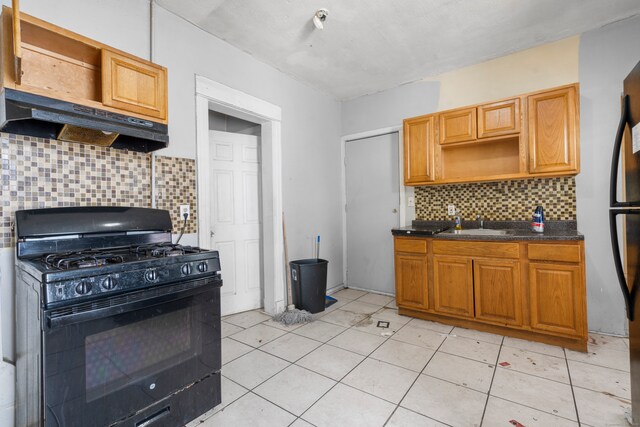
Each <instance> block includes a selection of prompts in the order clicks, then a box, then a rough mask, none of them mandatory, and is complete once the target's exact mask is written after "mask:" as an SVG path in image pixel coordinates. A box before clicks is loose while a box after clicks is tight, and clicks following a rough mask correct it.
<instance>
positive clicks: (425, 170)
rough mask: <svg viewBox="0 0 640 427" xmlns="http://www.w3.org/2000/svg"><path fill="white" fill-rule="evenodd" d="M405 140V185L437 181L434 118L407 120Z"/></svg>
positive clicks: (405, 122) (423, 117)
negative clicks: (434, 151)
mask: <svg viewBox="0 0 640 427" xmlns="http://www.w3.org/2000/svg"><path fill="white" fill-rule="evenodd" d="M403 138H404V182H405V184H407V185H409V184H419V183H423V182H429V181H433V180H435V168H434V157H433V156H434V154H433V148H434V141H435V119H434V116H422V117H416V118H413V119H407V120H405V121H404V135H403Z"/></svg>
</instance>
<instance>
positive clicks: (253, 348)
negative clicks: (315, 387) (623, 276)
mask: <svg viewBox="0 0 640 427" xmlns="http://www.w3.org/2000/svg"><path fill="white" fill-rule="evenodd" d="M383 307H384V306H383ZM317 320H320V319H317ZM264 322H268V320H264ZM262 323H263V322H260V323H256V324H255V325H253V326H257V325H258V324H262ZM325 323H328V322H325ZM253 326H251V327H253ZM265 326H268V325H265ZM354 326H355V325H352V326H350V327H349V328H346V329H345V330H344V331H342V332H340V333H339V334H338V335H336V337H337V336H339V335H342V334H344V333H345V332H347V331H348V330H349V329H351V328H353V327H354ZM403 327H404V325H403ZM272 328H273V327H272ZM246 329H249V328H246ZM246 329H245V330H246ZM274 329H278V328H274ZM400 329H402V328H400ZM279 330H282V329H279ZM239 332H241V331H239ZM284 332H285V333H284V334H283V335H281V336H279V337H277V338H275V339H274V340H272V341H275V340H276V339H278V338H281V337H284V336H286V335H287V334H292V333H293V331H284ZM294 335H296V336H300V335H297V334H294ZM225 338H231V336H228V337H225ZM303 338H308V337H303ZM333 338H335V337H333ZM333 338H331V339H333ZM231 339H232V338H231ZM308 339H310V340H313V339H312V338H308ZM387 340H388V338H387V339H385V340H384V341H383V342H382V343H381V344H380V345H378V346H377V347H376V348H375V349H374V350H373V351H372V352H371V353H369V355H367V356H365V357H364V359H362V361H360V363H358V364H357V365H356V366H354V367H353V369H355V368H357V367H358V366H359V365H360V364H361V363H362V362H364V361H365V360H366V359H367V358H368V357H369V356H370V355H371V354H372V353H373V352H375V351H376V350H377V349H378V348H379V347H380V346H381V345H382V344H384V343H385V342H387ZM233 341H236V342H239V343H241V344H245V345H248V346H249V347H252V350H251V351H250V352H248V353H245V354H244V355H242V356H239V357H237V358H236V359H234V360H237V359H239V358H240V357H243V356H245V355H246V354H249V353H251V352H252V351H260V352H262V353H264V354H267V355H269V356H273V357H276V358H278V359H280V360H283V361H285V362H287V363H288V364H289V365H288V366H286V367H285V368H283V369H281V370H279V371H277V372H276V373H274V374H273V375H271V376H270V377H269V378H267V379H265V380H264V381H262V382H261V383H259V384H257V385H256V386H255V387H252V388H247V387H245V386H243V385H242V384H239V383H237V382H236V381H233V380H231V381H233V382H234V383H236V384H239V385H240V386H241V387H243V388H245V389H247V390H248V391H247V393H244V394H243V395H242V396H245V395H246V394H248V393H253V394H254V395H256V396H257V397H259V398H261V399H264V400H266V401H267V402H269V403H271V404H272V405H275V406H276V407H278V408H280V409H282V410H283V411H285V412H287V413H289V414H292V415H293V416H295V417H296V419H298V418H302V415H304V413H305V412H306V411H307V410H309V408H311V407H312V406H313V405H315V404H316V403H317V402H318V401H319V400H320V399H322V397H324V395H325V394H327V393H328V392H329V391H331V390H332V389H333V388H334V387H335V386H336V384H338V383H340V381H341V380H340V381H336V380H334V379H333V378H329V377H326V376H325V375H322V374H319V373H318V372H315V371H313V370H311V369H307V368H305V367H303V366H300V365H297V364H296V362H297V361H299V360H300V359H302V358H303V357H305V356H307V355H308V354H309V353H311V352H313V351H315V350H317V349H318V348H319V347H321V346H322V345H324V344H326V345H330V344H327V343H321V345H320V346H318V347H316V348H314V349H313V350H311V351H309V352H308V353H306V354H305V355H304V356H302V357H300V358H298V359H297V360H296V362H290V361H289V360H286V359H284V358H282V357H279V356H277V355H274V354H271V353H268V352H266V351H264V350H261V349H260V347H253V346H251V345H249V344H246V343H243V342H241V341H238V340H235V339H234V340H233ZM272 341H269V342H272ZM313 341H315V342H320V341H318V340H313ZM269 342H267V343H265V344H263V345H266V344H268V343H269ZM261 347H262V346H261ZM332 347H335V346H332ZM336 348H340V347H336ZM342 350H345V349H342ZM345 351H349V350H345ZM352 353H354V352H352ZM355 354H357V353H355ZM360 356H362V355H360ZM292 365H296V366H297V367H299V368H301V369H306V370H308V371H310V372H313V373H315V374H318V375H322V376H323V377H325V378H329V379H331V380H332V381H335V384H334V385H333V386H331V388H329V390H327V391H326V392H325V393H324V394H322V395H321V396H320V397H319V398H318V399H317V400H316V401H314V402H313V403H312V404H311V405H310V406H309V407H308V408H307V409H306V410H305V411H304V412H303V413H302V414H301V415H300V416H298V415H296V414H294V413H292V412H290V411H288V410H287V409H285V408H283V407H281V406H280V405H278V404H277V403H275V402H272V401H270V400H269V399H267V398H265V397H263V396H261V395H259V394H258V393H256V392H255V391H254V390H255V389H257V388H258V387H260V386H261V385H262V384H264V383H266V382H267V381H269V380H271V379H272V378H273V377H275V376H276V375H278V374H279V373H281V372H283V371H284V370H285V369H288V368H289V367H290V366H292ZM353 369H351V371H353ZM221 371H222V370H221ZM351 371H349V372H347V373H346V374H345V375H344V376H343V377H342V378H344V377H346V376H347V375H349V373H351ZM343 385H345V386H348V385H347V384H343ZM349 387H350V386H349ZM351 388H353V387H351ZM356 390H358V389H356ZM359 391H362V390H359ZM364 393H366V392H364ZM367 394H369V393H367ZM242 396H241V397H242ZM371 396H373V395H371ZM374 397H377V396H374ZM238 399H240V397H239V398H238ZM238 399H236V400H234V402H235V401H237V400H238ZM381 400H385V399H381ZM385 401H386V400H385ZM387 402H388V401H387ZM389 403H392V402H389ZM227 406H228V405H225V408H226V407H227ZM213 415H215V414H213ZM213 415H212V416H213ZM303 421H306V420H304V419H303ZM293 422H295V420H294V421H293Z"/></svg>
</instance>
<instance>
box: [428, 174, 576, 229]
mask: <svg viewBox="0 0 640 427" xmlns="http://www.w3.org/2000/svg"><path fill="white" fill-rule="evenodd" d="M415 202H416V219H426V220H450V219H451V217H449V216H448V215H447V205H449V204H453V205H456V208H457V209H459V210H460V213H461V215H462V217H463V219H466V220H472V219H475V217H476V215H477V214H481V215H482V216H483V217H484V218H485V219H487V220H494V221H503V220H505V221H506V220H529V219H531V215H532V213H533V210H534V209H535V207H536V206H538V205H541V206H542V207H543V208H544V213H545V218H546V219H548V220H576V181H575V178H574V177H572V176H571V177H560V178H532V179H525V180H516V181H502V182H483V183H470V184H450V185H434V186H425V187H416V189H415Z"/></svg>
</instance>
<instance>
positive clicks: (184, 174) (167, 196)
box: [156, 156, 198, 234]
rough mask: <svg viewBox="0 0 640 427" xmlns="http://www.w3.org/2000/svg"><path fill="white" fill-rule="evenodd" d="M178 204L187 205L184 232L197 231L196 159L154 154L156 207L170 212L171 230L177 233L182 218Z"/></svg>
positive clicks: (180, 227)
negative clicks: (187, 211)
mask: <svg viewBox="0 0 640 427" xmlns="http://www.w3.org/2000/svg"><path fill="white" fill-rule="evenodd" d="M180 205H189V211H190V212H189V220H188V221H187V224H186V227H185V231H184V232H185V233H186V234H189V233H197V231H198V230H197V227H196V225H197V223H198V211H197V208H198V207H197V203H196V161H195V160H194V159H185V158H176V157H163V156H156V207H157V208H158V209H165V210H168V211H169V212H170V213H171V220H172V221H173V232H174V233H179V232H180V230H181V229H182V224H183V221H184V219H182V218H180Z"/></svg>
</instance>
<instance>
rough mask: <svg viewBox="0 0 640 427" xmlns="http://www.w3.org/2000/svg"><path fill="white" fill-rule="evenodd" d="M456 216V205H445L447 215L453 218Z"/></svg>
mask: <svg viewBox="0 0 640 427" xmlns="http://www.w3.org/2000/svg"><path fill="white" fill-rule="evenodd" d="M455 214H456V205H447V215H449V216H453V215H455Z"/></svg>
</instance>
